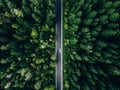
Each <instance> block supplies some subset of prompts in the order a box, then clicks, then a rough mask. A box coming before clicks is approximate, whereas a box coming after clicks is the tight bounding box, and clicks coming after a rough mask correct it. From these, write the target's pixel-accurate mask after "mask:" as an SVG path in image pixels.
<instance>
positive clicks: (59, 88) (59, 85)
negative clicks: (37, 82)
mask: <svg viewBox="0 0 120 90" xmlns="http://www.w3.org/2000/svg"><path fill="white" fill-rule="evenodd" d="M62 14H63V13H62V0H56V55H57V65H56V90H63V49H62V45H63V34H62V32H63V30H62V29H63V28H62V27H63V26H62V24H63V17H62Z"/></svg>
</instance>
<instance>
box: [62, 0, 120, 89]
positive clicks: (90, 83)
mask: <svg viewBox="0 0 120 90" xmlns="http://www.w3.org/2000/svg"><path fill="white" fill-rule="evenodd" d="M64 32H65V33H64V37H65V39H64V42H65V43H64V45H65V47H64V48H65V50H64V52H65V53H64V56H65V58H64V90H120V0H65V1H64Z"/></svg>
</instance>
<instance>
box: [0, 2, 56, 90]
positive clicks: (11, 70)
mask: <svg viewBox="0 0 120 90" xmlns="http://www.w3.org/2000/svg"><path fill="white" fill-rule="evenodd" d="M54 54H55V0H0V90H4V89H5V90H54V88H55V55H54Z"/></svg>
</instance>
